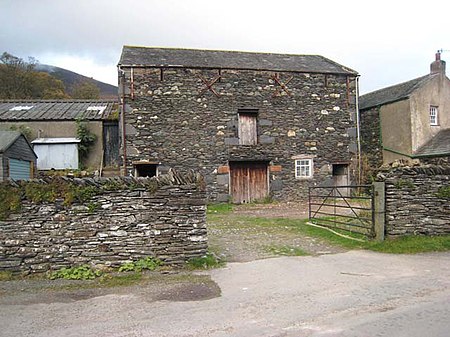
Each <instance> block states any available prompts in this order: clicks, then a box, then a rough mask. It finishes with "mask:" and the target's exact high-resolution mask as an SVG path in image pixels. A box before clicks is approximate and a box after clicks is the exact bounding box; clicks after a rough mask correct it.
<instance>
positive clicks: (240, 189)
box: [230, 161, 269, 204]
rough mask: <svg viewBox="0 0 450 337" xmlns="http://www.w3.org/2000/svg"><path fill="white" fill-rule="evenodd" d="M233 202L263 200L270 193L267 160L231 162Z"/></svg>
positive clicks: (241, 202)
mask: <svg viewBox="0 0 450 337" xmlns="http://www.w3.org/2000/svg"><path fill="white" fill-rule="evenodd" d="M230 178H231V179H230V180H231V196H232V201H233V203H238V204H243V203H249V202H252V201H255V200H262V199H264V198H265V197H267V196H268V194H269V184H268V180H267V179H268V177H267V163H266V162H257V161H255V162H230Z"/></svg>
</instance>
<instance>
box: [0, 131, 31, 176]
mask: <svg viewBox="0 0 450 337" xmlns="http://www.w3.org/2000/svg"><path fill="white" fill-rule="evenodd" d="M36 159H37V155H36V153H35V152H34V151H33V148H32V147H31V145H30V143H29V142H28V140H27V139H26V138H25V136H24V135H23V134H22V133H20V132H18V131H0V165H1V166H0V181H5V180H8V179H13V180H28V179H31V178H33V176H34V172H35V167H36Z"/></svg>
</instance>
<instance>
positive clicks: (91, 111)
mask: <svg viewBox="0 0 450 337" xmlns="http://www.w3.org/2000/svg"><path fill="white" fill-rule="evenodd" d="M89 107H91V108H89ZM92 107H93V108H92ZM96 107H106V108H104V109H103V108H102V109H97V110H96V109H95V108H96ZM117 108H118V107H117V102H116V101H115V100H0V121H15V120H22V121H25V120H27V121H43V120H75V119H76V118H78V117H81V116H84V118H86V119H87V120H104V119H108V117H109V116H110V115H111V114H112V113H113V112H114V111H116V110H117Z"/></svg>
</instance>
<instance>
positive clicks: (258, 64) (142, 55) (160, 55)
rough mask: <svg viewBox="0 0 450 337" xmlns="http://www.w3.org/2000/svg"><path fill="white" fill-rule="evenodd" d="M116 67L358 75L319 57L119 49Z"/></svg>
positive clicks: (147, 48)
mask: <svg viewBox="0 0 450 337" xmlns="http://www.w3.org/2000/svg"><path fill="white" fill-rule="evenodd" d="M119 66H135V67H166V68H214V69H246V70H270V71H292V72H302V73H323V74H345V75H353V76H356V75H358V73H357V72H356V71H354V70H352V69H349V68H347V67H344V66H343V65H340V64H338V63H336V62H334V61H331V60H329V59H327V58H325V57H323V56H320V55H291V54H272V53H253V52H240V51H220V50H200V49H176V48H154V47H133V46H124V47H123V49H122V55H121V57H120V61H119Z"/></svg>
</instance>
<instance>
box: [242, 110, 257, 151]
mask: <svg viewBox="0 0 450 337" xmlns="http://www.w3.org/2000/svg"><path fill="white" fill-rule="evenodd" d="M257 117H258V109H239V110H238V118H239V126H238V132H239V144H240V145H256V144H257V143H258V130H257Z"/></svg>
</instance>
